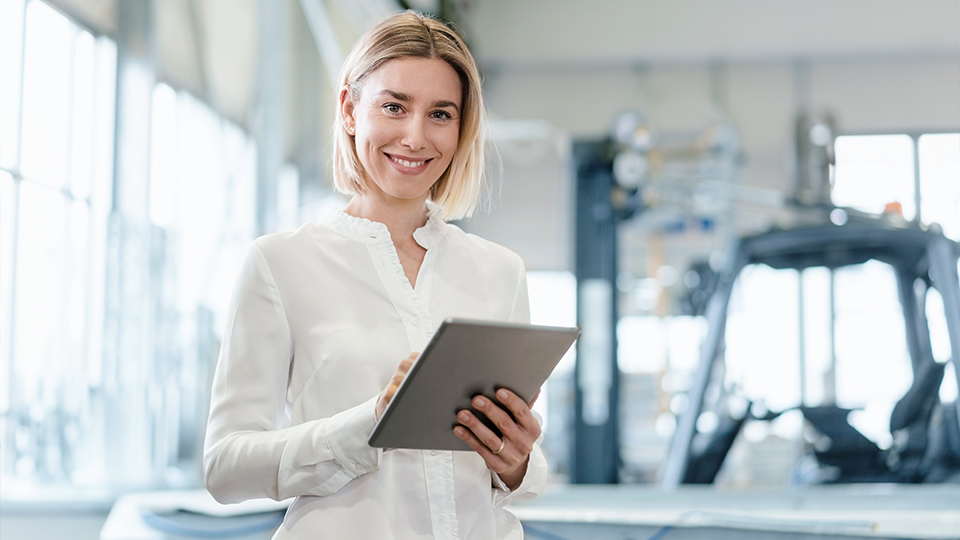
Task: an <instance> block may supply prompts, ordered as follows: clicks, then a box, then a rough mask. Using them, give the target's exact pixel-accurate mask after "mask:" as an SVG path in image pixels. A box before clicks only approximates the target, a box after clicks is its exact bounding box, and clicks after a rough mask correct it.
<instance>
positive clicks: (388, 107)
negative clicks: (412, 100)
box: [383, 103, 403, 115]
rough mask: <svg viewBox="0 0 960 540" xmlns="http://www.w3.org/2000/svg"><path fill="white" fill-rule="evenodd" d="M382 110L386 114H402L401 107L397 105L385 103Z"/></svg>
mask: <svg viewBox="0 0 960 540" xmlns="http://www.w3.org/2000/svg"><path fill="white" fill-rule="evenodd" d="M383 110H385V111H387V113H388V114H392V115H397V114H400V113H402V112H403V107H401V106H400V105H399V104H398V103H387V104H385V105H384V106H383Z"/></svg>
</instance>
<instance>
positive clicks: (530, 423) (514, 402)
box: [496, 388, 540, 432]
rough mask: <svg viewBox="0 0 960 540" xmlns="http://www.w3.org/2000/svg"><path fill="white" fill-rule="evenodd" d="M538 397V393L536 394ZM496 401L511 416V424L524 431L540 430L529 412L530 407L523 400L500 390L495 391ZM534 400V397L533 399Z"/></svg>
mask: <svg viewBox="0 0 960 540" xmlns="http://www.w3.org/2000/svg"><path fill="white" fill-rule="evenodd" d="M537 394H538V395H539V392H537ZM496 395H497V401H499V402H500V403H502V404H503V405H504V406H505V407H506V408H507V410H509V411H510V412H511V413H512V414H513V422H514V424H516V425H519V426H520V427H521V428H522V429H523V430H524V431H528V432H532V431H536V430H537V429H539V428H540V423H539V422H537V419H536V418H534V416H533V413H531V412H530V406H529V405H527V403H526V402H525V401H523V399H522V398H521V397H520V396H518V395H516V394H514V393H513V392H511V391H510V390H507V389H506V388H501V389H499V390H497V394H496ZM534 399H536V397H534Z"/></svg>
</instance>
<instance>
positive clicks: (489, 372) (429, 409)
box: [368, 319, 580, 450]
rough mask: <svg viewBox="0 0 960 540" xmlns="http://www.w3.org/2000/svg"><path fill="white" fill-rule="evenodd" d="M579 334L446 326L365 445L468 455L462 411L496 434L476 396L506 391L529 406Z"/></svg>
mask: <svg viewBox="0 0 960 540" xmlns="http://www.w3.org/2000/svg"><path fill="white" fill-rule="evenodd" d="M579 335H580V329H579V328H565V327H554V326H534V325H529V324H511V323H497V322H486V321H471V320H463V319H448V320H446V321H444V322H443V323H442V324H441V325H440V328H438V329H437V331H436V333H435V334H434V335H433V338H432V339H431V340H430V342H429V343H428V344H427V346H426V347H424V349H423V352H422V353H421V354H420V356H419V357H418V358H417V360H416V362H414V364H413V366H411V367H410V371H409V372H408V373H407V376H406V378H404V380H403V382H401V383H400V386H399V388H397V393H396V394H394V396H393V399H392V400H391V401H390V403H389V404H388V405H387V408H386V410H384V412H383V415H381V416H380V420H379V422H377V425H376V427H375V428H374V429H373V433H371V435H370V438H369V440H368V443H369V444H370V446H374V447H380V448H413V449H422V450H471V448H470V447H469V446H468V445H467V443H465V442H463V441H462V440H460V439H459V438H457V436H456V435H454V434H453V427H454V426H455V425H457V423H458V422H457V412H458V411H460V410H462V409H469V410H471V411H472V412H473V413H474V414H476V415H477V418H479V419H481V420H482V421H484V423H486V424H487V425H488V426H491V427H492V424H491V423H490V422H489V421H488V420H487V419H486V417H485V416H483V414H482V413H479V412H478V411H476V410H475V409H473V407H471V406H470V400H471V399H472V398H473V397H474V396H476V395H477V394H483V395H485V396H487V397H489V398H491V399H492V398H493V396H494V392H496V390H498V389H500V388H507V389H508V390H512V391H513V392H514V393H516V394H517V395H518V396H520V397H521V398H522V399H523V400H524V401H526V402H528V403H529V402H530V400H531V399H533V397H534V396H535V395H536V393H537V391H538V390H539V389H540V387H541V386H542V385H543V383H544V381H546V380H547V377H548V376H549V375H550V373H551V372H552V371H553V368H555V367H556V365H557V363H558V362H559V361H560V359H561V358H562V357H563V355H564V353H566V352H567V350H568V349H569V348H570V346H571V345H573V342H574V341H576V339H577V337H578V336H579ZM493 401H494V403H499V402H498V401H497V400H496V399H493ZM496 431H497V430H496V429H494V432H496Z"/></svg>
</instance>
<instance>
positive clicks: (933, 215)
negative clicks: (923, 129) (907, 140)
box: [918, 133, 960, 240]
mask: <svg viewBox="0 0 960 540" xmlns="http://www.w3.org/2000/svg"><path fill="white" fill-rule="evenodd" d="M918 150H919V152H920V208H921V212H920V217H921V218H922V219H923V222H924V223H934V222H936V223H939V224H940V225H941V226H942V227H943V232H944V234H945V235H947V236H949V237H950V238H953V239H954V240H960V133H944V134H935V135H923V136H922V137H920V143H919V148H918Z"/></svg>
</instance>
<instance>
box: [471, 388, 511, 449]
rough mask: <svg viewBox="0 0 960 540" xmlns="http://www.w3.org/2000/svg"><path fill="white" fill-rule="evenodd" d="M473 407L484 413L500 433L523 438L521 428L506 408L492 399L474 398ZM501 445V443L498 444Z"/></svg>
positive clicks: (484, 397)
mask: <svg viewBox="0 0 960 540" xmlns="http://www.w3.org/2000/svg"><path fill="white" fill-rule="evenodd" d="M470 404H471V405H473V407H474V408H475V409H477V411H479V412H481V413H483V414H484V415H485V416H486V417H487V418H488V419H489V420H490V421H491V422H493V425H495V426H497V429H499V430H500V433H503V434H504V435H505V436H507V437H510V438H517V437H520V436H521V433H520V428H519V427H518V426H517V424H516V422H515V421H514V419H513V418H512V417H511V416H510V413H508V412H507V411H506V410H504V408H503V407H502V406H500V405H498V404H497V403H496V402H494V401H493V400H491V399H488V398H487V397H486V396H482V395H481V396H474V398H473V400H472V401H471V402H470ZM497 444H498V445H499V444H500V443H499V442H498V443H497ZM493 449H494V450H496V449H497V447H496V446H494V447H493Z"/></svg>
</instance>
